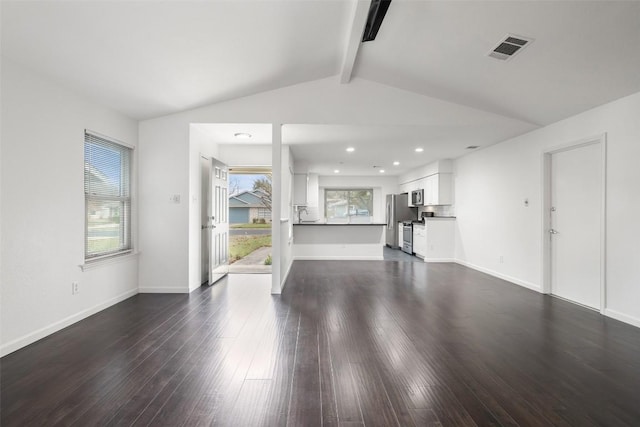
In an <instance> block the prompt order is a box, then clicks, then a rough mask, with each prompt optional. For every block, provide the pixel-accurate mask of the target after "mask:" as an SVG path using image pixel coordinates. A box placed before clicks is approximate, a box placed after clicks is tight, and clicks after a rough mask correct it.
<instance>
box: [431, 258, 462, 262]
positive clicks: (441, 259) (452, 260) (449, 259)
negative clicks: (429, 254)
mask: <svg viewBox="0 0 640 427" xmlns="http://www.w3.org/2000/svg"><path fill="white" fill-rule="evenodd" d="M424 262H456V260H455V258H429V259H425V260H424Z"/></svg>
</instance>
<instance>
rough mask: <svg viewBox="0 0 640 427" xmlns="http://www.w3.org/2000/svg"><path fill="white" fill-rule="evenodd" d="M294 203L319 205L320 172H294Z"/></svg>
mask: <svg viewBox="0 0 640 427" xmlns="http://www.w3.org/2000/svg"><path fill="white" fill-rule="evenodd" d="M293 204H294V205H301V206H314V207H315V206H318V174H315V173H308V174H307V173H295V174H293Z"/></svg>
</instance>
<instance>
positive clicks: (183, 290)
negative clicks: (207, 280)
mask: <svg viewBox="0 0 640 427" xmlns="http://www.w3.org/2000/svg"><path fill="white" fill-rule="evenodd" d="M194 289H198V288H194ZM192 290H193V289H189V288H138V292H139V293H141V294H188V293H190V292H191V291H192Z"/></svg>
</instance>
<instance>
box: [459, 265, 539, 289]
mask: <svg viewBox="0 0 640 427" xmlns="http://www.w3.org/2000/svg"><path fill="white" fill-rule="evenodd" d="M454 262H455V263H456V264H460V265H462V266H464V267H468V268H471V269H473V270H477V271H479V272H481V273H486V274H488V275H490V276H493V277H497V278H498V279H502V280H506V281H507V282H511V283H513V284H515V285H518V286H522V287H523V288H527V289H531V290H532V291H536V292H540V293H542V289H541V288H540V286H538V285H536V284H535V283H531V282H526V281H524V280H520V279H517V278H515V277H511V276H507V275H506V274H502V273H498V272H497V271H493V270H489V269H488V268H484V267H480V266H478V265H474V264H471V263H469V262H466V261H462V260H459V259H457V260H455V261H454Z"/></svg>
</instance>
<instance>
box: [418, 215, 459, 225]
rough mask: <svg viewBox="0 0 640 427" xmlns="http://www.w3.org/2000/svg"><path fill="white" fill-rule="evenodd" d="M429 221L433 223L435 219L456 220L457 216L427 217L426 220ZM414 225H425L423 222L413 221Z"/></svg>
mask: <svg viewBox="0 0 640 427" xmlns="http://www.w3.org/2000/svg"><path fill="white" fill-rule="evenodd" d="M424 219H425V220H427V221H432V220H434V219H456V217H455V216H427V217H425V218H424ZM412 222H413V223H414V224H418V225H424V222H423V221H417V220H416V221H412Z"/></svg>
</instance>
